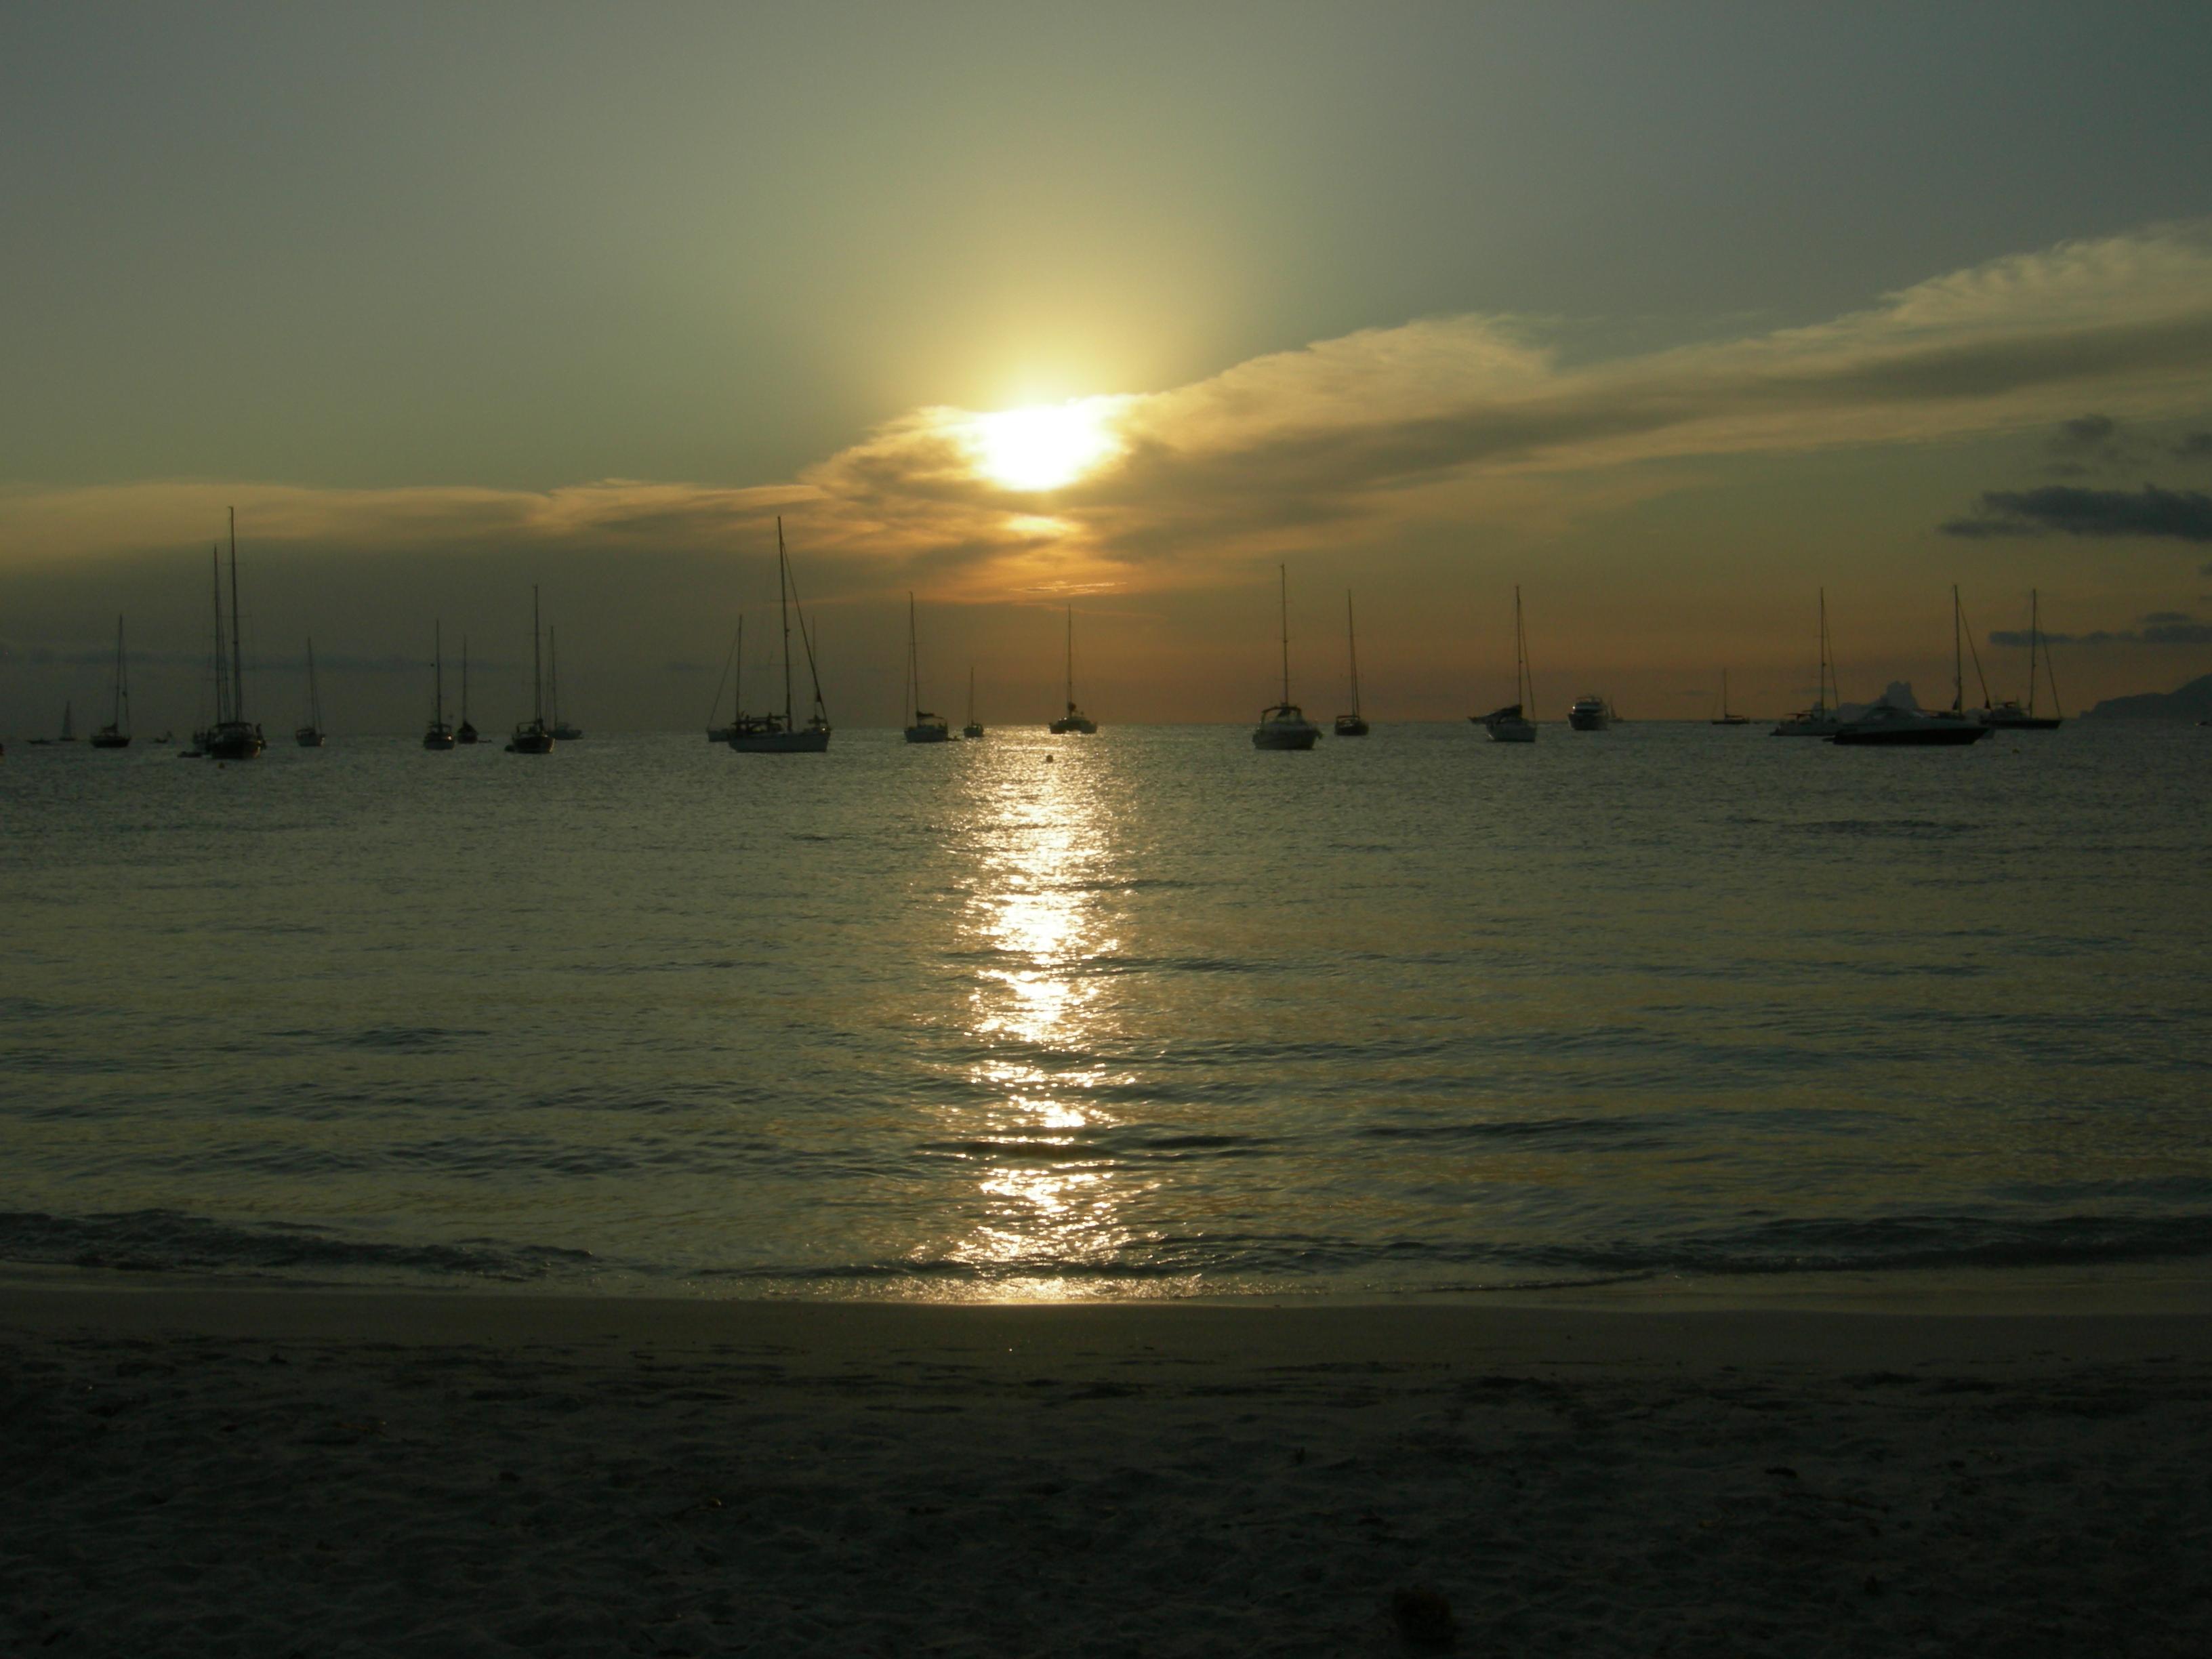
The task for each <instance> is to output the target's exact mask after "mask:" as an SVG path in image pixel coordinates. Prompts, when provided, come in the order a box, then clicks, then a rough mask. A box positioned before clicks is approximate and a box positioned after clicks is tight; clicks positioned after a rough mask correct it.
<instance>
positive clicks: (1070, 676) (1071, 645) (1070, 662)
mask: <svg viewBox="0 0 2212 1659" xmlns="http://www.w3.org/2000/svg"><path fill="white" fill-rule="evenodd" d="M1067 712H1068V713H1069V714H1073V713H1074V712H1075V607H1074V606H1073V605H1069V606H1068V607H1067Z"/></svg>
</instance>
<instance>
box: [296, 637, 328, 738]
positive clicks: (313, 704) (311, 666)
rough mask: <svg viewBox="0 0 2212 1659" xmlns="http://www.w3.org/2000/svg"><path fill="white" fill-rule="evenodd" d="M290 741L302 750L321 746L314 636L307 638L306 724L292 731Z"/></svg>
mask: <svg viewBox="0 0 2212 1659" xmlns="http://www.w3.org/2000/svg"><path fill="white" fill-rule="evenodd" d="M292 741H293V742H294V743H296V744H299V745H300V747H301V748H302V749H320V748H321V747H322V746H323V694H322V691H321V690H320V689H319V687H318V686H317V685H316V684H315V636H314V635H312V634H310V635H308V636H307V724H306V725H305V726H296V727H295V728H294V729H293V732H292Z"/></svg>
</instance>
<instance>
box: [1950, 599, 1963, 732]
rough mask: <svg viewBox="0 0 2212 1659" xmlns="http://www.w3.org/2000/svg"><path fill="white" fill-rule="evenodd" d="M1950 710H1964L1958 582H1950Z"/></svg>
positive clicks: (1959, 712)
mask: <svg viewBox="0 0 2212 1659" xmlns="http://www.w3.org/2000/svg"><path fill="white" fill-rule="evenodd" d="M1951 712H1952V713H1953V714H1965V713H1966V658H1965V656H1964V654H1963V653H1962V652H1961V650H1960V629H1959V584H1958V583H1956V582H1953V583H1952V584H1951Z"/></svg>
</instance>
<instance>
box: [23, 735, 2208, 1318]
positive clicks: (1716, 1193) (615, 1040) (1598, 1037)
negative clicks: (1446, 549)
mask: <svg viewBox="0 0 2212 1659" xmlns="http://www.w3.org/2000/svg"><path fill="white" fill-rule="evenodd" d="M2208 801H2212V732H2208V731H2203V730H2199V729H2197V728H2196V727H2193V726H2155V725H2152V724H2148V723H2116V724H2108V725H2102V726H2100V725H2099V724H2098V723H2096V722H2093V721H2075V722H2071V723H2069V725H2067V726H2065V727H2063V729H2061V730H2059V731H2057V732H2049V733H2000V734H1998V735H1995V736H1992V737H1990V738H1988V739H1986V740H1984V742H1982V743H1979V744H1976V745H1974V746H1973V747H1972V748H1970V749H1946V750H1881V749H1876V750H1865V749H1861V750H1839V749H1837V748H1834V747H1832V745H1829V744H1824V743H1820V742H1818V741H1808V740H1802V739H1778V738H1769V737H1768V736H1767V735H1766V734H1765V729H1764V728H1763V727H1761V726H1751V727H1747V728H1723V727H1714V726H1707V725H1704V724H1669V723H1659V722H1653V723H1632V724H1624V725H1621V726H1616V727H1615V728H1614V729H1613V730H1611V731H1609V732H1591V733H1577V732H1570V731H1569V730H1568V729H1567V728H1566V727H1565V726H1564V725H1563V724H1562V725H1556V726H1546V727H1545V728H1544V730H1543V733H1542V736H1541V740H1540V741H1539V742H1538V743H1536V744H1534V745H1533V746H1517V745H1504V744H1493V743H1491V742H1489V741H1488V740H1487V739H1486V737H1485V734H1484V733H1483V732H1481V731H1480V729H1478V728H1476V727H1474V726H1471V725H1468V724H1467V723H1465V722H1460V723H1456V724H1452V725H1389V724H1384V725H1379V726H1376V729H1375V731H1374V733H1373V735H1371V736H1370V737H1368V738H1364V739H1363V740H1340V739H1336V738H1323V740H1322V744H1321V745H1320V746H1319V747H1318V748H1316V750H1313V751H1312V752H1310V753H1307V754H1296V753H1280V752H1261V751H1256V750H1254V749H1253V748H1252V746H1251V744H1250V742H1249V738H1248V734H1247V732H1246V731H1245V729H1244V728H1243V727H1240V726H1183V727H1153V728H1142V729H1139V728H1129V727H1115V726H1111V725H1110V724H1109V725H1108V726H1106V727H1105V728H1104V729H1103V730H1102V731H1101V732H1099V733H1098V734H1097V736H1096V737H1092V738H1076V737H1053V736H1050V735H1048V733H1047V732H1044V731H1043V730H1042V729H1041V728H1038V727H1029V728H1023V729H997V730H994V731H992V732H990V733H989V735H988V736H987V737H986V738H983V739H982V740H981V741H973V742H955V743H952V744H946V745H943V746H909V745H908V744H904V743H903V742H902V741H901V739H900V737H899V734H898V733H897V732H895V731H885V730H872V731H871V730H851V731H841V732H838V733H837V735H836V739H835V741H834V743H833V744H832V746H831V748H830V750H829V753H828V754H826V755H823V756H781V757H778V756H746V755H735V754H732V752H731V751H730V750H728V749H727V748H726V747H724V746H721V745H719V744H711V743H709V742H708V741H706V740H705V738H704V736H703V733H702V732H687V733H663V734H653V735H623V736H614V737H605V738H600V737H586V738H584V739H582V740H580V741H577V742H574V743H568V744H562V745H561V746H560V748H559V749H558V750H556V752H555V753H554V754H552V755H550V756H547V757H521V756H514V755H509V754H506V753H504V752H502V750H501V744H499V743H498V742H497V741H496V740H494V741H491V742H489V743H486V744H482V745H480V746H479V747H477V748H476V749H474V750H468V749H463V750H456V751H454V752H453V753H448V754H436V753H428V752H425V751H424V750H422V748H421V747H420V745H419V744H416V743H415V742H413V741H410V740H403V739H398V738H343V737H340V738H333V739H332V740H331V744H330V745H329V746H328V747H327V748H325V749H322V750H300V749H297V748H295V747H293V746H292V745H290V744H289V743H285V742H277V743H275V744H272V745H271V747H270V750H269V753H268V754H267V755H266V756H265V757H263V758H262V759H259V760H258V761H254V762H252V763H246V764H233V765H228V766H222V765H217V764H216V763H213V762H210V761H203V760H187V759H184V758H180V757H179V753H178V750H176V749H175V748H173V747H160V746H149V745H148V744H146V743H145V742H144V741H143V739H142V740H141V741H140V742H139V743H138V744H136V745H134V746H133V747H132V748H131V749H130V750H127V751H123V752H119V753H118V752H106V753H103V752H96V751H94V750H88V749H86V748H84V747H82V745H75V746H69V747H52V748H41V749H27V748H24V747H22V746H21V745H17V746H15V747H14V748H13V749H12V750H11V752H9V754H8V755H7V757H6V758H5V759H4V761H0V915H4V919H5V921H4V929H0V1267H4V1266H6V1265H8V1264H16V1265H19V1266H23V1265H32V1264H39V1265H40V1266H43V1267H52V1266H53V1265H57V1264H76V1265H80V1266H85V1267H102V1268H110V1269H116V1270H128V1271H131V1272H135V1273H149V1272H150V1273H176V1274H191V1275H195V1276H206V1275H214V1276H216V1277H219V1278H227V1279H240V1280H251V1281H257V1282H269V1281H303V1282H314V1283H318V1284H349V1285H424V1284H435V1285H470V1286H477V1287H508V1286H517V1287H526V1288H531V1289H534V1290H538V1291H563V1292H586V1293H599V1294H608V1295H639V1294H669V1295H678V1296H697V1297H848V1298H850V1297H865V1298H926V1299H932V1300H951V1301H961V1300H977V1301H980V1300H992V1299H1024V1300H1038V1299H1060V1298H1136V1297H1297V1296H1316V1297H1345V1296H1350V1297H1401V1296H1422V1295H1449V1294H1478V1293H1484V1292H1488V1291H1497V1290H1501V1289H1507V1288H1511V1287H1522V1286H1534V1287H1538V1288H1543V1287H1553V1286H1562V1285H1607V1284H1621V1283H1635V1282H1646V1283H1651V1284H1656V1285H1668V1284H1686V1283H1692V1282H1695V1283H1699V1284H1710V1283H1712V1282H1714V1281H1721V1280H1727V1279H1736V1280H1738V1281H1739V1282H1745V1283H1748V1282H1751V1280H1752V1278H1753V1276H1761V1275H1774V1274H1788V1273H1836V1272H1843V1273H1854V1274H1861V1275H1869V1276H1879V1275H1884V1274H1890V1273H1906V1272H1913V1271H1917V1270H1925V1269H1930V1268H1935V1269H1946V1268H1956V1269H1973V1270H1980V1271H1996V1272H2007V1271H2011V1270H2015V1269H2029V1268H2037V1267H2091V1268H2095V1267H2103V1266H2117V1265H2119V1264H2138V1263H2156V1262H2169V1263H2172V1262H2179V1263H2184V1264H2185V1263H2187V1262H2189V1261H2192V1260H2195V1261H2202V1260H2203V1259H2204V1258H2206V1257H2207V1256H2208V1255H2212V1133H2208V1131H2212V902H2208V899H2207V891H2206V888H2207V876H2208V871H2212V864H2208V862H2207V853H2206V829H2205V826H2206V822H2207V820H2206V805H2207V802H2208Z"/></svg>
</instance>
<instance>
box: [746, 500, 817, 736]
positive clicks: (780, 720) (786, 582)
mask: <svg viewBox="0 0 2212 1659" xmlns="http://www.w3.org/2000/svg"><path fill="white" fill-rule="evenodd" d="M775 577H776V602H777V604H778V605H780V606H781V610H782V613H783V713H782V714H740V715H739V716H738V719H737V723H736V725H737V729H736V730H735V731H733V732H732V733H731V734H730V747H731V748H732V749H733V750H736V751H737V752H738V754H740V755H819V754H823V753H825V752H827V751H828V750H829V731H830V727H829V714H828V712H827V711H826V710H825V709H824V708H823V703H822V675H821V672H820V671H819V669H818V668H817V666H816V664H815V660H814V641H813V639H812V637H811V635H809V634H808V633H807V631H806V612H805V609H804V608H803V607H802V606H801V605H799V591H798V586H797V584H795V583H794V582H793V580H792V579H791V557H790V556H789V555H788V554H787V553H786V552H785V551H784V549H783V520H782V519H781V518H778V519H777V520H776V521H775ZM793 611H798V612H799V644H800V645H801V646H803V647H805V651H806V671H807V673H808V675H809V676H810V677H811V678H812V680H813V682H814V713H813V714H812V715H811V717H810V718H809V719H808V720H807V722H806V724H805V726H799V725H797V724H795V723H794V721H793V714H792V704H791V613H792V612H793Z"/></svg>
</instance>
